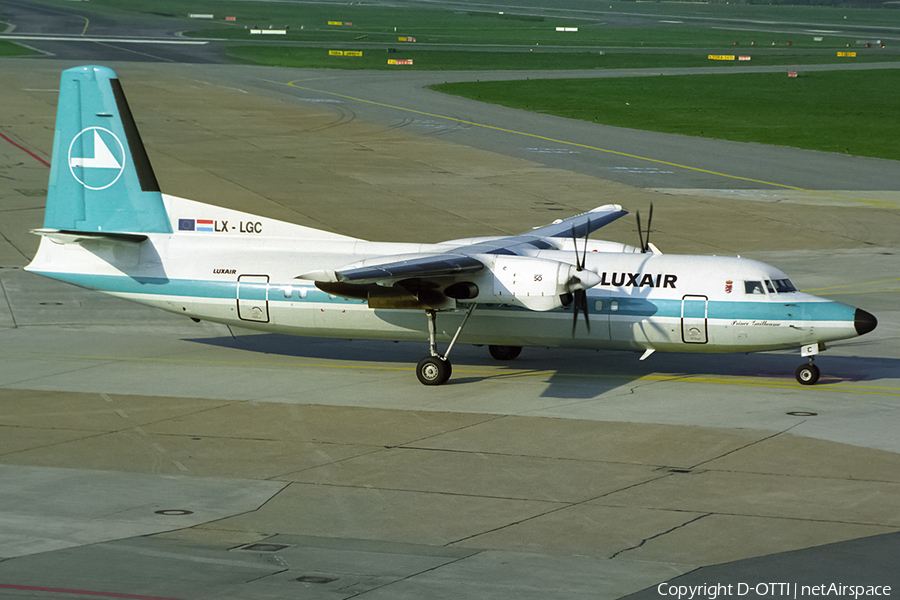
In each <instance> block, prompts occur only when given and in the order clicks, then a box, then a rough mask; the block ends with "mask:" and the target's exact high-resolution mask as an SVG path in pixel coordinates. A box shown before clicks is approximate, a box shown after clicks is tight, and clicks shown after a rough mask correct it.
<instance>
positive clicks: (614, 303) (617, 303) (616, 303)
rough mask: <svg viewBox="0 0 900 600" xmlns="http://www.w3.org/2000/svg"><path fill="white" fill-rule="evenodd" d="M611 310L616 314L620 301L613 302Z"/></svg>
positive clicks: (610, 305) (610, 306) (610, 304)
mask: <svg viewBox="0 0 900 600" xmlns="http://www.w3.org/2000/svg"><path fill="white" fill-rule="evenodd" d="M609 310H611V311H612V312H616V311H617V310H619V301H618V300H613V301H612V302H610V303H609Z"/></svg>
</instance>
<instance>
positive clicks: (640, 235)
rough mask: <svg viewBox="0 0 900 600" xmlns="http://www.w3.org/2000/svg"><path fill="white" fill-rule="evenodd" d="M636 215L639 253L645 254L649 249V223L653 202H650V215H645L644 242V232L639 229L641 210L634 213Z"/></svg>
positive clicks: (651, 216) (651, 220)
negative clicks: (639, 245)
mask: <svg viewBox="0 0 900 600" xmlns="http://www.w3.org/2000/svg"><path fill="white" fill-rule="evenodd" d="M635 216H636V217H637V228H638V238H639V239H640V241H641V254H647V251H648V250H650V223H652V222H653V203H652V202H651V203H650V215H649V216H648V217H647V242H646V243H644V234H643V233H642V230H641V211H637V213H635Z"/></svg>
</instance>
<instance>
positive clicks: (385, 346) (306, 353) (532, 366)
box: [185, 333, 900, 399]
mask: <svg viewBox="0 0 900 600" xmlns="http://www.w3.org/2000/svg"><path fill="white" fill-rule="evenodd" d="M185 341H189V342H194V343H198V344H206V345H210V346H216V347H221V348H232V349H236V350H242V351H246V352H254V353H260V354H266V355H279V356H284V357H292V358H306V359H313V360H323V361H336V362H339V363H341V364H342V365H347V364H349V363H360V364H362V365H369V366H370V365H371V364H372V363H382V364H384V363H389V364H390V365H391V367H392V368H403V367H405V366H408V367H409V371H410V381H411V382H415V377H413V376H412V374H413V370H414V366H415V364H416V363H417V362H418V361H419V359H421V358H422V357H423V356H425V354H426V353H427V345H426V344H425V343H424V342H423V343H416V342H388V341H377V340H335V339H328V338H303V337H296V336H291V335H284V334H277V333H267V334H248V335H240V334H236V335H234V336H221V337H211V338H186V339H185ZM867 345H869V342H867V341H863V340H860V341H857V342H850V343H847V344H844V345H843V346H842V347H844V348H846V347H851V346H852V347H858V348H859V349H863V348H864V347H865V346H867ZM639 356H640V353H638V352H621V351H592V350H569V349H558V348H541V347H533V348H532V347H528V348H524V349H523V351H522V354H521V355H520V356H519V357H518V358H517V359H515V360H512V361H508V362H504V361H497V360H494V359H493V358H491V356H490V355H489V354H488V351H487V348H486V347H478V346H470V345H465V344H461V345H457V346H455V347H454V348H453V351H452V356H451V358H452V360H453V365H454V374H453V376H452V377H451V379H450V380H449V381H448V382H447V385H463V384H471V383H478V382H483V381H487V380H498V379H505V378H509V379H512V378H520V377H528V376H541V375H542V376H544V377H546V381H547V383H549V384H550V385H549V386H548V387H547V389H546V390H544V392H543V393H541V396H542V397H551V398H563V399H565V398H572V399H588V398H594V397H596V396H599V395H601V394H603V393H604V392H607V391H611V390H615V389H617V388H621V387H623V386H627V385H628V384H630V383H632V382H634V381H636V380H638V379H641V378H644V377H651V378H653V379H656V380H671V381H677V380H679V379H681V380H685V381H697V382H701V383H702V382H704V381H706V382H708V381H709V380H710V379H712V380H715V383H728V382H729V380H731V379H733V380H734V382H735V383H748V382H749V383H759V384H761V385H762V384H770V385H775V386H779V387H780V386H781V385H784V386H797V388H798V389H799V388H800V387H801V386H800V384H799V383H797V382H796V380H795V379H794V369H795V368H796V367H797V366H799V365H800V364H802V363H804V362H805V359H803V358H801V357H800V356H799V353H798V352H796V351H793V352H791V351H784V352H767V353H755V354H708V355H697V354H676V353H658V354H654V355H653V356H652V357H650V358H649V359H648V360H645V361H640V360H638V359H639ZM816 363H817V364H818V365H819V367H820V368H821V369H822V377H821V379H820V380H819V382H818V384H817V385H818V386H834V385H837V384H841V383H851V384H853V383H858V382H874V381H878V380H881V379H887V378H893V376H894V374H896V373H897V372H900V360H897V359H891V358H872V357H869V356H839V355H833V356H829V355H827V354H823V355H820V356H819V357H817V361H816ZM473 371H474V373H473Z"/></svg>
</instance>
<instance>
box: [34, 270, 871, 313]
mask: <svg viewBox="0 0 900 600" xmlns="http://www.w3.org/2000/svg"><path fill="white" fill-rule="evenodd" d="M36 272H37V273H39V274H41V275H45V276H47V277H52V278H53V279H59V280H62V281H67V282H69V283H72V284H75V285H78V286H81V287H85V288H88V289H92V290H100V291H105V292H112V293H114V294H148V295H159V296H185V297H191V298H216V299H233V298H236V297H237V285H238V284H237V281H210V280H203V279H169V278H167V277H131V276H127V275H93V274H89V273H56V272H49V271H36ZM286 287H290V288H293V289H292V291H291V294H290V296H285V295H284V292H283V290H284V289H285V288H286ZM300 287H304V288H306V290H307V292H306V294H305V295H304V299H305V300H306V301H307V302H317V303H322V302H334V303H340V304H347V303H352V304H363V303H365V300H347V299H345V298H342V297H340V296H335V297H332V296H331V295H330V294H327V293H325V292H323V291H321V290H318V289H314V288H311V287H308V286H298V285H296V284H292V283H270V284H268V285H267V284H265V283H246V282H242V283H241V290H242V292H241V295H242V296H244V295H246V297H248V298H251V297H260V298H262V297H264V296H260V295H259V294H260V293H265V292H267V295H266V296H265V297H267V299H268V301H269V302H298V301H300V300H301V299H300V298H299V296H298V293H297V292H296V291H295V290H296V289H297V288H300ZM267 288H268V289H267ZM613 301H614V302H616V303H617V308H616V310H612V308H611V305H612V302H613ZM589 304H590V309H591V312H592V313H594V314H601V315H606V316H620V317H634V318H644V319H649V318H654V317H656V318H669V319H680V318H681V300H654V301H650V300H647V299H644V298H610V297H606V298H603V304H602V307H603V308H602V310H600V311H598V310H596V306H595V303H593V302H591V303H589ZM491 309H492V310H509V311H514V312H520V311H528V309H526V308H520V307H514V306H503V307H498V306H492V307H491ZM557 310H558V311H562V310H563V309H557ZM855 310H856V309H855V308H854V307H852V306H847V305H846V304H841V303H839V302H797V303H791V304H785V303H782V302H742V301H741V302H722V301H713V302H710V303H709V305H708V312H707V316H708V318H710V319H718V320H723V321H847V322H853V320H854V318H855Z"/></svg>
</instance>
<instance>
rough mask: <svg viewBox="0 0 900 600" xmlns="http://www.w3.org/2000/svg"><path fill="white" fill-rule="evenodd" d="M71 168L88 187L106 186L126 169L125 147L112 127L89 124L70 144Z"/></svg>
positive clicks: (82, 183) (73, 174)
mask: <svg viewBox="0 0 900 600" xmlns="http://www.w3.org/2000/svg"><path fill="white" fill-rule="evenodd" d="M89 139H90V140H92V141H91V142H87V140H89ZM69 171H71V172H72V177H74V178H75V179H76V180H77V181H78V183H80V184H81V185H83V186H84V187H86V188H87V189H89V190H105V189H106V188H108V187H109V186H111V185H112V184H114V183H115V182H116V181H118V180H119V177H121V176H122V173H123V172H124V171H125V148H124V146H123V145H122V142H121V141H120V140H119V138H118V137H116V134H114V133H113V132H112V131H110V130H109V129H104V128H103V127H86V128H85V129H82V130H81V133H79V134H78V135H76V136H75V137H74V138H72V143H71V144H69Z"/></svg>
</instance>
